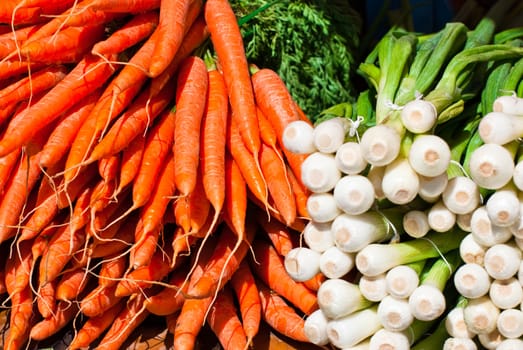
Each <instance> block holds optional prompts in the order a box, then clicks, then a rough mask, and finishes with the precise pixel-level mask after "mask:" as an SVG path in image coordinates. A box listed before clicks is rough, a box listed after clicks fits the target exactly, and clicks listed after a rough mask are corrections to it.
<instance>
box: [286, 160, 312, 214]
mask: <svg viewBox="0 0 523 350" xmlns="http://www.w3.org/2000/svg"><path fill="white" fill-rule="evenodd" d="M285 166H286V167H287V179H288V180H289V183H290V185H291V189H292V193H293V194H294V198H295V202H296V212H297V214H298V215H299V216H300V217H302V218H304V219H309V212H308V210H307V200H308V198H309V196H310V194H311V192H310V190H309V189H308V188H307V187H305V186H304V185H303V184H302V183H301V181H300V180H298V178H297V177H296V175H294V172H293V171H292V169H291V168H290V167H289V165H288V164H285Z"/></svg>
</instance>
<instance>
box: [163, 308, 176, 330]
mask: <svg viewBox="0 0 523 350" xmlns="http://www.w3.org/2000/svg"><path fill="white" fill-rule="evenodd" d="M178 316H180V310H178V311H176V312H173V313H172V314H169V315H167V316H165V323H166V325H167V332H169V333H171V334H174V330H175V329H176V324H177V323H178Z"/></svg>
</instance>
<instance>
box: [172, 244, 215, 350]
mask: <svg viewBox="0 0 523 350" xmlns="http://www.w3.org/2000/svg"><path fill="white" fill-rule="evenodd" d="M215 244H216V240H215V239H214V237H211V238H210V239H209V240H208V241H207V245H205V247H204V249H202V251H201V255H200V256H199V257H195V258H194V259H195V261H194V263H195V268H194V269H192V271H193V272H192V274H191V275H190V276H189V282H188V283H189V288H190V287H191V286H192V285H194V284H195V283H196V282H197V281H198V280H199V279H200V278H201V277H202V275H203V272H204V271H205V270H204V269H205V266H206V265H207V263H208V261H209V259H210V258H211V256H212V255H213V253H214V251H215ZM184 283H185V282H184ZM212 300H213V297H212V296H209V297H206V298H190V297H188V298H186V299H185V301H184V303H183V305H182V309H181V310H180V313H179V315H178V317H177V322H176V325H175V327H174V330H173V331H172V333H173V334H174V342H173V346H174V348H175V349H180V350H190V349H194V347H195V344H196V338H197V336H198V333H199V332H200V329H201V328H202V326H203V325H204V323H205V317H206V313H207V310H208V309H209V307H210V306H211V304H212Z"/></svg>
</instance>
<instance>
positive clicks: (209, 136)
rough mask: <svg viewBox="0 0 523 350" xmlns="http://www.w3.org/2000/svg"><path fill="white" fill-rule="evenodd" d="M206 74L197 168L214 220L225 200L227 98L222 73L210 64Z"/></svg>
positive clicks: (216, 218)
mask: <svg viewBox="0 0 523 350" xmlns="http://www.w3.org/2000/svg"><path fill="white" fill-rule="evenodd" d="M207 74H208V79H209V85H208V93H207V103H206V107H205V111H204V115H203V119H202V127H201V136H200V140H201V145H200V150H201V156H200V165H201V168H200V169H201V174H202V182H203V189H204V191H205V195H206V196H207V198H208V200H209V202H210V204H211V205H212V206H213V208H214V212H215V217H214V222H215V223H216V222H217V220H218V216H219V215H220V213H221V211H222V208H223V205H224V202H225V144H226V137H227V129H226V127H225V126H226V123H227V115H228V110H229V102H228V97H227V89H226V87H225V81H224V80H223V76H222V75H221V73H220V72H219V71H218V70H217V69H215V67H211V68H210V69H209V71H208V73H207ZM213 226H214V225H211V227H213Z"/></svg>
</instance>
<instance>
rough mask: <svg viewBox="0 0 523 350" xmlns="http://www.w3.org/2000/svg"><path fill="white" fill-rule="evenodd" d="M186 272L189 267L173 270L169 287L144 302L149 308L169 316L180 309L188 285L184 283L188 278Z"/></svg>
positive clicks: (150, 310) (154, 312)
mask: <svg viewBox="0 0 523 350" xmlns="http://www.w3.org/2000/svg"><path fill="white" fill-rule="evenodd" d="M193 273H194V272H193ZM186 274H187V269H184V268H180V269H177V270H175V271H173V273H172V274H171V276H170V278H169V287H165V288H164V289H163V290H162V291H161V292H159V293H158V294H155V295H152V296H151V297H149V298H148V299H147V300H146V301H145V302H144V305H145V307H146V308H147V310H148V311H149V312H150V313H152V314H154V315H158V316H167V315H169V314H172V313H174V312H176V311H178V310H180V309H181V308H182V305H183V303H184V301H185V295H184V293H186V292H187V287H188V286H187V284H184V283H183V282H184V281H185V280H186Z"/></svg>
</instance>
